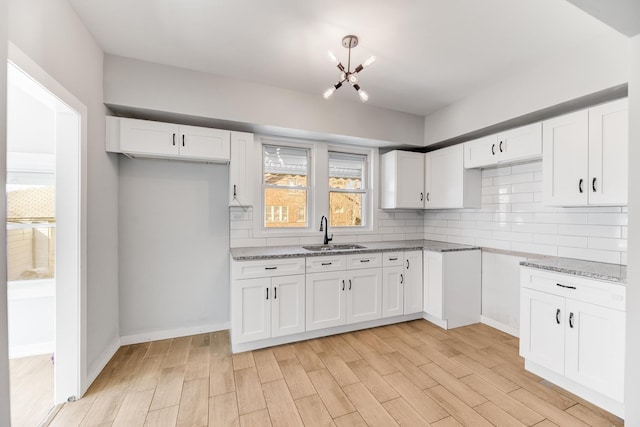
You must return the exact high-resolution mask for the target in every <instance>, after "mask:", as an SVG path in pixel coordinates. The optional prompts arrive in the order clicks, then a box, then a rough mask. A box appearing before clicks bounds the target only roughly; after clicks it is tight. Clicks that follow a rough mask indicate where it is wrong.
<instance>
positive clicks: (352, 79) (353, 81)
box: [349, 74, 358, 85]
mask: <svg viewBox="0 0 640 427" xmlns="http://www.w3.org/2000/svg"><path fill="white" fill-rule="evenodd" d="M349 83H351V84H352V85H354V84H356V83H358V75H357V74H349Z"/></svg>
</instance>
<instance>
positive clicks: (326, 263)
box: [322, 262, 333, 265]
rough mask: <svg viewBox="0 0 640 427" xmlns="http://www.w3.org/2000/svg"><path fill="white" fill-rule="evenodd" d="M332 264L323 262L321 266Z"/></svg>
mask: <svg viewBox="0 0 640 427" xmlns="http://www.w3.org/2000/svg"><path fill="white" fill-rule="evenodd" d="M331 264H333V263H332V262H323V263H322V265H331Z"/></svg>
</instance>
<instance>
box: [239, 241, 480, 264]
mask: <svg viewBox="0 0 640 427" xmlns="http://www.w3.org/2000/svg"><path fill="white" fill-rule="evenodd" d="M354 244H358V245H360V246H364V248H362V249H340V250H332V251H311V250H308V249H304V248H303V247H302V246H262V247H253V248H231V249H230V251H231V257H232V258H233V259H234V260H235V261H249V260H261V259H276V258H298V257H312V256H327V255H336V254H339V255H347V254H366V253H374V252H392V251H410V250H425V251H431V252H455V251H469V250H479V249H480V248H479V247H477V246H468V245H459V244H455V243H446V242H437V241H435V240H399V241H390V242H366V243H354ZM305 246H315V245H305Z"/></svg>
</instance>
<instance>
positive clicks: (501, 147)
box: [500, 141, 503, 153]
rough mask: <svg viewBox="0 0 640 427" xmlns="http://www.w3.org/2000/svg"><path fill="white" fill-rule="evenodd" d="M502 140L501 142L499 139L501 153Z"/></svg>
mask: <svg viewBox="0 0 640 427" xmlns="http://www.w3.org/2000/svg"><path fill="white" fill-rule="evenodd" d="M502 142H503V141H500V152H501V153H502Z"/></svg>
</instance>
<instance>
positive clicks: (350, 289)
mask: <svg viewBox="0 0 640 427" xmlns="http://www.w3.org/2000/svg"><path fill="white" fill-rule="evenodd" d="M349 290H351V279H349Z"/></svg>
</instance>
